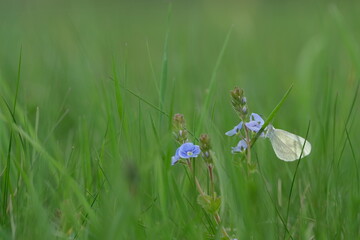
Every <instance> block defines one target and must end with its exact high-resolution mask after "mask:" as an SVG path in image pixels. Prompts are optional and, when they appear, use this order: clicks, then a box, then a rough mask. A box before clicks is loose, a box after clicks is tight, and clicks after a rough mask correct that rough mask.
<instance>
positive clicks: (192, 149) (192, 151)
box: [178, 143, 201, 159]
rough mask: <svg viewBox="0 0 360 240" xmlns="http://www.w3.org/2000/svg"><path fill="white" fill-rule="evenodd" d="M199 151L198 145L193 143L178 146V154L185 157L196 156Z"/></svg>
mask: <svg viewBox="0 0 360 240" xmlns="http://www.w3.org/2000/svg"><path fill="white" fill-rule="evenodd" d="M200 152H201V151H200V147H199V146H198V145H194V144H192V143H184V144H183V145H181V146H180V149H179V154H178V155H179V157H181V158H185V159H186V158H192V157H197V156H198V155H199V153H200Z"/></svg>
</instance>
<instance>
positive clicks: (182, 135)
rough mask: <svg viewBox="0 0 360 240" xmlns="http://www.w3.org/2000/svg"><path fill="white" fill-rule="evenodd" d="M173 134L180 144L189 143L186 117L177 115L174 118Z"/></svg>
mask: <svg viewBox="0 0 360 240" xmlns="http://www.w3.org/2000/svg"><path fill="white" fill-rule="evenodd" d="M173 133H174V137H175V140H176V141H177V142H179V143H180V144H183V143H185V142H187V133H188V132H187V130H186V124H185V118H184V115H182V114H180V113H177V114H175V115H174V117H173Z"/></svg>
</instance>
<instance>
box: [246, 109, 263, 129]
mask: <svg viewBox="0 0 360 240" xmlns="http://www.w3.org/2000/svg"><path fill="white" fill-rule="evenodd" d="M263 125H264V120H263V119H262V118H261V117H260V115H259V114H256V113H252V114H251V116H250V122H247V123H245V126H246V127H247V128H248V129H250V130H251V131H253V132H256V133H257V132H258V131H260V129H261V127H262V126H263Z"/></svg>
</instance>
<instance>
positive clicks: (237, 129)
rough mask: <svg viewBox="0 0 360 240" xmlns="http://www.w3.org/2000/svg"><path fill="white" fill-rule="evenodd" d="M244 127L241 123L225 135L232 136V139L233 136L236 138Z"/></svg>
mask: <svg viewBox="0 0 360 240" xmlns="http://www.w3.org/2000/svg"><path fill="white" fill-rule="evenodd" d="M242 125H243V122H241V123H239V124H238V125H236V126H235V127H234V128H233V129H231V130H230V131H227V132H226V133H225V135H227V136H230V137H231V136H234V135H235V134H237V133H238V132H239V131H240V130H241V128H242Z"/></svg>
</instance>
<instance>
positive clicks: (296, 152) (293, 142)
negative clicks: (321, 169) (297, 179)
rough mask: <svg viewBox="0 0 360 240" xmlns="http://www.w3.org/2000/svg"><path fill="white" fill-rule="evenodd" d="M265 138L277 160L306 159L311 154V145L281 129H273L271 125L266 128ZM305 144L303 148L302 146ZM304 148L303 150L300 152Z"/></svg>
mask: <svg viewBox="0 0 360 240" xmlns="http://www.w3.org/2000/svg"><path fill="white" fill-rule="evenodd" d="M266 129H267V132H266V135H265V137H268V138H269V139H270V142H271V145H272V147H273V149H274V152H275V154H276V156H277V157H278V158H280V159H281V160H284V161H286V162H291V161H295V160H298V159H299V158H300V155H301V158H303V157H306V156H307V155H309V154H310V152H311V144H310V143H309V142H308V141H307V140H306V142H305V139H304V138H302V137H300V136H297V135H295V134H292V133H289V132H287V131H284V130H281V129H275V128H274V127H273V126H272V125H269V126H268V127H267V128H266ZM304 143H305V146H304ZM303 147H304V150H302V149H303Z"/></svg>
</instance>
